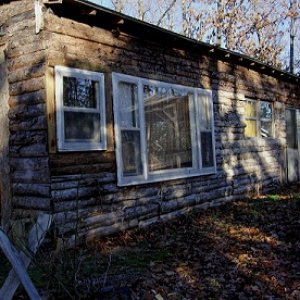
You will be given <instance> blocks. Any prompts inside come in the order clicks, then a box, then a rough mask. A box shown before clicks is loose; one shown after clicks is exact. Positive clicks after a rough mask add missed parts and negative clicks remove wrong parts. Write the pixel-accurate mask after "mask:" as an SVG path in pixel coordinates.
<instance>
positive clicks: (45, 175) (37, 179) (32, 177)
mask: <svg viewBox="0 0 300 300" xmlns="http://www.w3.org/2000/svg"><path fill="white" fill-rule="evenodd" d="M11 179H12V182H14V183H33V184H45V183H47V184H49V181H50V172H49V170H42V171H32V170H27V171H14V172H12V174H11Z"/></svg>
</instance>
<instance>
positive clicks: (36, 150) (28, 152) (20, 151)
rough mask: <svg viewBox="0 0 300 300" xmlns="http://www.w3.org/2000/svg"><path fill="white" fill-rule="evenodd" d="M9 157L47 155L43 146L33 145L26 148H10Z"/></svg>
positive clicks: (45, 147)
mask: <svg viewBox="0 0 300 300" xmlns="http://www.w3.org/2000/svg"><path fill="white" fill-rule="evenodd" d="M10 154H11V157H45V156H46V155H47V154H48V151H47V146H46V145H45V144H44V143H43V144H33V145H26V146H23V145H21V146H11V148H10Z"/></svg>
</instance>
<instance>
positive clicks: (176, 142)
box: [113, 73, 215, 185]
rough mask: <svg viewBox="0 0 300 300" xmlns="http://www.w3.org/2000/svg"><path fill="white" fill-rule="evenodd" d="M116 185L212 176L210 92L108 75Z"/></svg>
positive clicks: (212, 150) (213, 160)
mask: <svg viewBox="0 0 300 300" xmlns="http://www.w3.org/2000/svg"><path fill="white" fill-rule="evenodd" d="M113 96H114V118H115V133H116V156H117V167H118V183H119V185H131V184H138V183H146V182H155V181H161V180H168V179H175V178H183V177H189V176H196V175H202V174H209V173H214V172H215V152H214V151H215V150H214V128H213V105H212V97H211V92H210V91H206V90H203V89H198V88H192V87H186V86H180V85H174V84H168V83H164V82H159V81H153V80H147V79H144V78H139V77H133V76H128V75H123V74H116V73H115V74H113Z"/></svg>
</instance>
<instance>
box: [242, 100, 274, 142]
mask: <svg viewBox="0 0 300 300" xmlns="http://www.w3.org/2000/svg"><path fill="white" fill-rule="evenodd" d="M245 101H246V102H252V103H254V104H255V108H256V117H246V116H245V120H250V121H256V136H246V137H247V138H250V139H251V138H263V139H268V138H274V104H273V102H271V101H265V100H260V99H253V98H245ZM261 103H269V104H271V106H272V132H271V136H269V137H264V136H262V134H261V122H262V121H269V119H265V118H261V116H260V112H261Z"/></svg>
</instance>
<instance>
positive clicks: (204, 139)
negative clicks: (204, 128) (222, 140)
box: [201, 132, 214, 168]
mask: <svg viewBox="0 0 300 300" xmlns="http://www.w3.org/2000/svg"><path fill="white" fill-rule="evenodd" d="M201 151H202V166H203V168H207V167H213V166H214V156H213V142H212V133H211V132H201Z"/></svg>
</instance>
